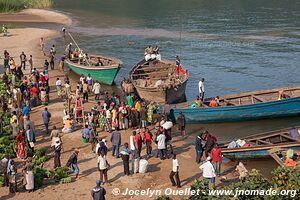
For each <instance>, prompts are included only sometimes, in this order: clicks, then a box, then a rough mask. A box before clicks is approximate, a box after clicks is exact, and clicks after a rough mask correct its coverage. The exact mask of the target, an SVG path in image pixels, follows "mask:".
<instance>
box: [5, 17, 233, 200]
mask: <svg viewBox="0 0 300 200" xmlns="http://www.w3.org/2000/svg"><path fill="white" fill-rule="evenodd" d="M0 18H2V17H1V16H0ZM16 18H19V17H16ZM19 20H20V21H21V19H19ZM9 31H10V32H11V33H12V36H10V37H0V45H1V46H0V48H1V50H2V49H7V50H8V51H9V52H10V54H11V55H13V56H16V57H18V56H19V54H20V53H21V51H24V52H25V53H26V54H27V55H29V54H32V55H33V58H34V64H35V67H37V68H39V69H41V67H42V64H43V60H44V59H45V57H44V55H43V53H42V52H41V51H40V48H39V38H40V37H44V38H46V40H48V41H49V40H50V39H51V38H54V37H57V36H58V35H59V33H58V32H57V31H53V30H47V29H36V28H24V29H12V30H9ZM16 61H18V59H17V60H16ZM56 65H57V63H56ZM49 73H50V80H51V81H50V85H51V86H53V85H54V82H55V79H56V77H60V78H62V77H63V73H62V72H61V71H59V70H50V71H49ZM71 84H72V85H73V86H72V88H73V89H74V88H75V87H74V85H75V80H74V81H71ZM52 88H54V87H52ZM50 98H51V102H50V105H49V106H48V109H49V111H50V112H51V113H52V119H51V123H50V127H52V126H53V125H56V126H57V127H59V128H62V117H63V112H62V110H63V102H62V101H61V100H60V99H58V97H57V94H56V92H55V91H54V90H52V92H51V94H50ZM92 99H93V96H92V97H90V100H91V101H90V103H88V104H85V110H86V111H87V110H88V108H90V107H91V106H93V105H95V103H96V102H93V101H92ZM43 108H44V107H43V106H40V107H36V108H34V109H33V110H32V111H31V116H32V119H33V121H34V123H35V126H36V130H37V148H40V147H42V146H46V147H49V146H50V138H49V136H48V135H46V134H45V133H44V131H43V129H44V126H43V124H42V119H41V113H42V110H43ZM130 132H131V131H130V130H128V131H121V134H122V144H123V143H124V142H128V140H129V135H130ZM173 133H174V135H173V145H174V151H175V153H177V154H178V160H179V163H180V178H181V180H182V186H183V188H182V189H185V188H189V187H190V185H191V184H192V182H193V181H194V180H195V179H197V178H200V177H201V173H200V171H199V165H198V164H196V163H195V162H194V159H195V151H194V145H193V144H194V136H192V135H191V136H188V137H186V138H182V137H181V136H180V134H179V132H178V131H177V129H176V127H175V128H174V131H173ZM109 135H110V134H109V133H106V132H101V133H100V136H101V137H103V138H106V139H107V140H108V141H109V138H110V137H109ZM62 140H63V151H62V164H65V163H66V161H67V159H68V157H69V156H70V154H71V153H72V149H73V148H75V147H78V148H80V154H79V168H80V177H79V179H78V180H76V181H75V180H73V181H72V183H69V184H57V183H54V182H52V181H45V185H44V186H43V188H41V189H39V190H37V191H35V192H33V193H27V192H26V191H25V190H24V189H23V188H21V186H20V192H18V193H17V194H8V188H0V196H2V198H1V200H2V199H16V200H24V199H31V200H42V199H45V200H56V199H59V200H63V199H66V200H69V199H74V200H75V199H80V200H83V199H90V198H91V197H90V190H91V188H92V187H94V185H95V180H97V179H98V178H99V172H98V171H97V157H96V155H95V154H94V153H92V152H91V146H90V144H83V143H82V140H81V131H76V132H73V133H71V134H67V135H64V136H63V138H62ZM108 146H109V147H111V143H110V142H108ZM153 148H154V149H155V148H156V147H155V145H154V144H153ZM50 151H51V150H50ZM142 155H145V149H143V151H142ZM108 161H109V162H110V164H111V169H110V170H109V172H108V177H109V179H110V181H111V182H112V186H107V185H105V188H106V190H107V199H128V198H131V199H154V197H151V198H150V197H145V196H131V197H129V196H122V195H119V196H114V195H113V194H112V190H113V188H119V189H120V190H121V192H124V191H125V188H129V189H147V188H150V189H166V188H169V187H171V184H170V181H169V173H170V171H171V162H172V160H171V159H167V160H164V161H161V160H159V158H154V157H152V158H150V159H149V160H148V161H149V172H148V173H146V174H135V175H133V176H129V177H127V176H123V165H122V160H121V159H116V158H113V157H112V156H111V152H110V151H109V152H108ZM45 167H46V168H49V169H51V168H53V158H52V159H50V160H49V161H48V162H47V163H46V164H45ZM222 167H223V170H225V169H226V171H229V172H230V171H231V170H232V164H230V163H229V164H224V165H223V166H222ZM19 172H20V170H19ZM227 176H228V177H231V178H233V176H232V174H231V172H230V173H229V174H228V175H227ZM217 183H220V180H219V178H217ZM173 189H176V188H173ZM182 198H183V197H182V196H177V197H173V199H182Z"/></svg>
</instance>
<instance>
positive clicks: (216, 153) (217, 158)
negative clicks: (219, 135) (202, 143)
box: [211, 143, 222, 176]
mask: <svg viewBox="0 0 300 200" xmlns="http://www.w3.org/2000/svg"><path fill="white" fill-rule="evenodd" d="M211 157H212V165H213V166H214V168H215V171H216V175H217V176H220V174H221V161H222V153H221V149H220V147H219V145H218V144H217V143H215V146H214V147H213V149H212V150H211Z"/></svg>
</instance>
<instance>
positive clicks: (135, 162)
mask: <svg viewBox="0 0 300 200" xmlns="http://www.w3.org/2000/svg"><path fill="white" fill-rule="evenodd" d="M139 163H140V159H139V158H135V159H134V162H133V173H137V172H139Z"/></svg>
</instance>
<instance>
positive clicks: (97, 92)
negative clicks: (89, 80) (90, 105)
mask: <svg viewBox="0 0 300 200" xmlns="http://www.w3.org/2000/svg"><path fill="white" fill-rule="evenodd" d="M100 89H101V85H100V83H99V82H98V81H95V83H94V86H93V89H92V91H93V92H94V94H95V100H99V97H100Z"/></svg>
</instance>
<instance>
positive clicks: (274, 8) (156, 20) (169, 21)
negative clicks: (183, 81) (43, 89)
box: [56, 0, 300, 99]
mask: <svg viewBox="0 0 300 200" xmlns="http://www.w3.org/2000/svg"><path fill="white" fill-rule="evenodd" d="M56 6H57V9H59V10H62V11H65V12H66V13H68V14H70V15H71V16H72V18H73V19H74V20H75V24H74V26H72V27H71V28H70V30H69V31H70V32H72V33H73V35H74V37H75V38H76V39H77V40H78V43H79V45H80V47H81V48H83V49H85V50H86V51H89V52H93V53H100V54H106V55H110V56H115V57H117V58H120V59H121V60H122V61H123V63H124V64H123V68H122V69H121V71H120V73H119V75H118V77H117V79H116V83H117V84H118V83H119V82H120V80H122V79H123V77H127V75H128V71H129V70H130V68H131V67H132V66H133V65H134V64H135V63H137V62H138V61H139V60H140V59H142V56H143V49H144V48H145V47H146V46H147V45H158V46H159V47H160V49H161V54H162V57H163V58H166V59H170V60H172V59H173V60H174V59H175V56H176V55H180V56H181V59H182V64H183V65H184V66H185V67H186V68H187V69H188V70H189V73H190V79H189V82H188V87H187V91H186V94H187V98H188V99H193V98H195V96H196V95H197V93H198V86H197V85H198V81H199V80H200V78H202V77H204V78H205V79H206V85H205V86H206V95H207V96H216V95H222V94H228V93H237V92H242V91H252V90H259V89H269V88H276V87H281V86H292V85H299V84H300V79H299V76H300V1H297V0H285V1H282V0H264V1H261V0H227V1H224V0H184V1H183V0H172V1H170V0H160V1H148V0H64V1H57V2H56Z"/></svg>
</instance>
